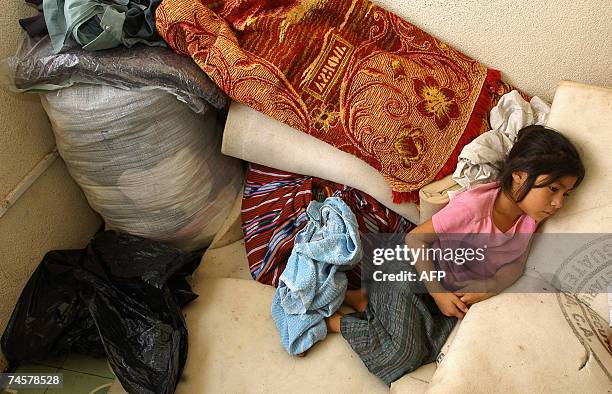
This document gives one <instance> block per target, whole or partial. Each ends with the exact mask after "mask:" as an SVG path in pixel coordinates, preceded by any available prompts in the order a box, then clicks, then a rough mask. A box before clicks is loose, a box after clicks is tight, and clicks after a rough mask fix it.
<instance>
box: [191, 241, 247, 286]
mask: <svg viewBox="0 0 612 394" xmlns="http://www.w3.org/2000/svg"><path fill="white" fill-rule="evenodd" d="M204 278H234V279H246V280H253V278H252V277H251V274H250V272H249V264H248V260H247V256H246V249H245V248H244V241H243V240H240V241H236V242H234V243H231V244H229V245H225V246H223V247H220V248H215V249H208V250H207V251H206V253H204V256H203V257H202V262H201V263H200V267H199V268H198V270H197V271H196V272H195V273H194V281H196V282H198V281H200V280H202V279H204Z"/></svg>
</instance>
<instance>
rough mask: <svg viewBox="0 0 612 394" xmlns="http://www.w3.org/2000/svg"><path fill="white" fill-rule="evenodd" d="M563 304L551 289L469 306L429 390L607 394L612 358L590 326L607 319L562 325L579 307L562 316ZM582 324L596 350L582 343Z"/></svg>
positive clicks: (591, 318)
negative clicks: (594, 393)
mask: <svg viewBox="0 0 612 394" xmlns="http://www.w3.org/2000/svg"><path fill="white" fill-rule="evenodd" d="M521 280H523V279H521ZM544 283H545V282H544ZM561 302H563V301H559V299H558V296H557V295H556V294H551V293H549V294H538V293H504V294H500V295H498V296H496V297H493V298H491V299H489V300H487V301H484V302H481V303H478V304H475V305H474V306H472V307H471V309H470V311H469V312H468V313H467V315H466V316H465V318H464V320H463V322H462V326H461V330H459V332H458V333H457V337H456V338H455V340H454V341H453V346H452V348H451V350H450V352H449V353H448V354H447V355H446V357H445V359H444V360H443V361H442V363H441V364H440V365H439V366H438V369H437V371H436V373H435V374H434V376H433V379H432V381H431V383H430V386H429V390H430V391H429V392H431V393H449V392H454V393H474V392H476V393H506V392H533V393H536V392H575V393H578V392H606V391H607V390H608V389H609V387H610V380H609V379H610V372H609V371H611V370H612V369H611V368H612V357H610V355H609V354H608V352H607V351H606V349H605V348H604V344H603V342H602V339H603V338H602V337H601V336H599V337H598V336H597V334H596V333H594V332H593V331H592V329H591V328H590V327H589V325H590V324H593V325H600V326H605V325H606V323H607V322H606V321H605V320H603V319H601V317H600V316H599V315H597V314H595V313H592V314H590V313H587V314H585V316H588V317H587V318H584V325H583V326H580V325H578V324H577V323H576V322H574V323H572V324H568V322H567V320H566V319H567V318H568V316H569V318H571V315H572V314H573V313H581V312H577V310H573V309H571V308H569V312H567V310H568V309H566V313H567V315H566V314H564V313H562V309H561V304H560V303H561ZM566 308H567V306H566ZM583 317H584V316H583ZM577 321H582V320H580V319H578V320H577ZM583 329H584V330H588V332H589V334H590V335H591V336H590V337H589V338H590V339H591V345H592V346H593V347H594V348H596V349H597V350H596V352H589V351H587V350H586V349H585V347H584V346H583V345H582V343H581V342H580V339H579V338H581V336H580V335H579V334H577V333H576V332H575V330H576V331H579V332H582V330H583ZM607 371H608V372H607Z"/></svg>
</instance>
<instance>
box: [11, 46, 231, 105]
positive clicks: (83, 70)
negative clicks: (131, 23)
mask: <svg viewBox="0 0 612 394" xmlns="http://www.w3.org/2000/svg"><path fill="white" fill-rule="evenodd" d="M0 75H2V83H3V85H4V86H5V87H7V88H8V89H9V90H12V91H17V92H26V91H49V90H58V89H61V88H65V87H68V86H72V85H74V84H77V83H88V84H97V85H108V86H113V87H115V88H119V89H139V90H148V89H161V90H164V91H166V92H168V93H170V94H172V95H174V96H176V98H178V99H179V100H180V101H182V102H184V103H186V104H187V105H188V106H189V107H190V108H191V109H192V110H193V111H194V112H197V113H204V112H206V111H207V110H208V109H209V108H210V106H212V107H214V108H218V109H219V108H223V107H224V106H226V105H227V104H228V102H229V101H228V98H227V96H226V95H225V93H223V92H222V91H221V89H219V88H218V87H217V85H215V84H214V83H213V82H212V81H211V80H210V79H209V78H208V76H206V74H204V72H202V70H200V69H199V68H198V66H197V65H196V64H195V63H194V62H193V60H191V59H190V58H187V57H183V56H180V55H177V54H176V53H174V52H172V50H170V49H168V48H160V47H148V46H144V45H138V46H135V47H132V48H124V47H120V48H115V49H110V50H106V51H94V52H88V51H85V50H83V49H80V48H77V47H74V48H71V49H70V50H69V51H67V52H66V53H60V54H55V53H53V48H52V47H51V41H50V39H49V36H45V37H44V38H42V39H40V40H39V41H36V40H34V39H32V38H30V37H28V36H27V35H24V39H23V42H22V44H21V47H20V49H19V50H18V52H17V54H16V55H15V56H12V57H9V58H7V59H4V61H3V62H2V66H1V70H0Z"/></svg>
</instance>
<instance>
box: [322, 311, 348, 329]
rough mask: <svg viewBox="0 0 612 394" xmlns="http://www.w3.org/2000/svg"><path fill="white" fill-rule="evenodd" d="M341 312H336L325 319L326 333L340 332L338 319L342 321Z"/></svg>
mask: <svg viewBox="0 0 612 394" xmlns="http://www.w3.org/2000/svg"><path fill="white" fill-rule="evenodd" d="M342 316H344V314H342V312H340V311H337V312H336V313H334V314H333V315H331V316H330V317H326V318H325V325H326V326H327V332H340V319H342Z"/></svg>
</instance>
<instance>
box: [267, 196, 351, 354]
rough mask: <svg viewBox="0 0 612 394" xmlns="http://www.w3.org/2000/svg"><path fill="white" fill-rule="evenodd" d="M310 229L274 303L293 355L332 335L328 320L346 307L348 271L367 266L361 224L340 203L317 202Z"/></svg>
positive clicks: (301, 236) (298, 242)
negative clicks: (358, 266) (344, 304)
mask: <svg viewBox="0 0 612 394" xmlns="http://www.w3.org/2000/svg"><path fill="white" fill-rule="evenodd" d="M306 213H307V214H308V219H309V220H308V223H307V224H306V226H305V227H304V228H303V229H302V230H301V231H300V232H299V233H297V234H296V236H295V245H294V247H293V250H292V252H291V256H290V257H289V261H288V262H287V266H286V268H285V271H284V272H283V273H282V275H281V276H280V280H279V285H278V288H277V289H276V293H275V294H274V300H273V301H272V318H273V319H274V323H276V328H278V331H279V333H280V336H281V342H282V344H283V346H284V347H285V349H286V350H287V352H288V353H289V354H292V355H295V354H300V353H303V352H304V351H306V350H308V349H309V348H310V347H312V345H314V344H315V342H317V341H320V340H322V339H324V338H325V336H326V335H327V328H326V326H325V321H324V320H323V319H324V318H325V317H328V316H331V315H333V314H334V312H335V311H336V310H338V308H339V307H340V305H341V304H342V301H343V300H344V295H345V293H346V287H347V283H348V281H347V279H346V274H345V273H344V272H342V271H346V270H349V269H351V268H352V267H353V266H354V265H355V264H356V263H358V262H359V261H360V260H361V257H362V248H361V241H360V238H359V228H358V225H357V219H356V218H355V215H354V214H353V212H351V209H350V208H349V207H348V206H347V205H346V204H345V203H344V201H342V200H341V199H339V198H337V197H330V198H327V199H326V200H325V201H324V202H323V203H320V202H318V201H312V202H311V203H310V204H309V205H308V208H307V210H306Z"/></svg>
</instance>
